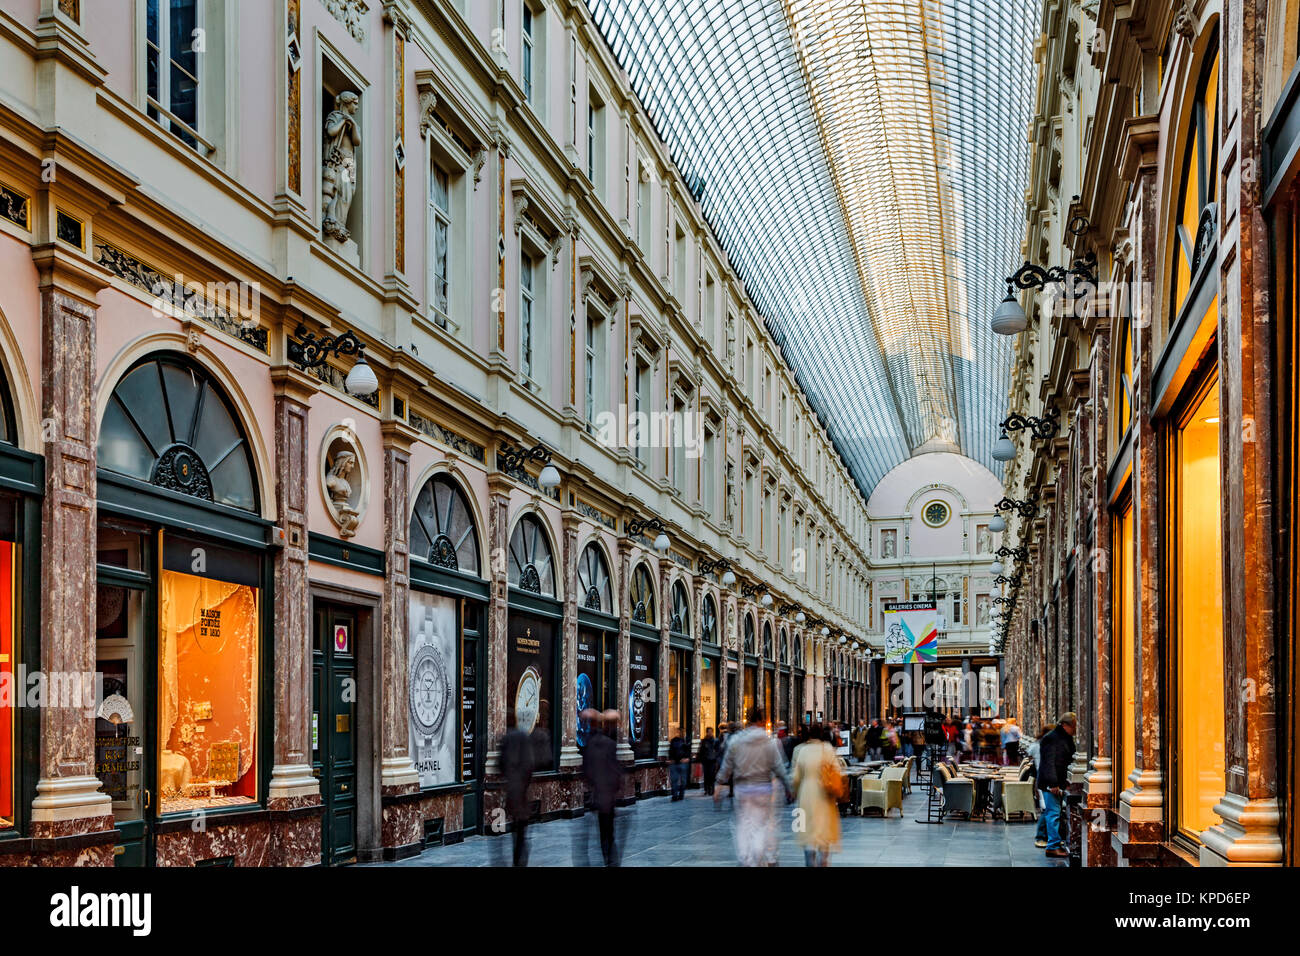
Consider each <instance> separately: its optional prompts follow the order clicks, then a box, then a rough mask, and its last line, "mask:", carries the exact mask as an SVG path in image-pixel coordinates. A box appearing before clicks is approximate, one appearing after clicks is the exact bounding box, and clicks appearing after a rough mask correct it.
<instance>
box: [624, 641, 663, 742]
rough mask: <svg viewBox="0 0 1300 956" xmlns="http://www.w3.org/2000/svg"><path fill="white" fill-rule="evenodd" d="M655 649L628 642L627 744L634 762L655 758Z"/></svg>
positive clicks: (656, 738)
mask: <svg viewBox="0 0 1300 956" xmlns="http://www.w3.org/2000/svg"><path fill="white" fill-rule="evenodd" d="M658 665H659V645H658V644H656V643H653V642H651V641H642V640H638V639H637V638H635V637H634V638H632V639H631V640H629V641H628V692H627V698H628V699H627V714H628V733H627V737H628V743H629V745H630V746H631V747H632V753H633V754H634V755H635V757H636V759H637V760H649V759H652V758H654V757H657V756H658V755H659V714H658V707H657V701H658V699H659V694H658V688H657V687H656V678H657V677H658V676H659V666H658Z"/></svg>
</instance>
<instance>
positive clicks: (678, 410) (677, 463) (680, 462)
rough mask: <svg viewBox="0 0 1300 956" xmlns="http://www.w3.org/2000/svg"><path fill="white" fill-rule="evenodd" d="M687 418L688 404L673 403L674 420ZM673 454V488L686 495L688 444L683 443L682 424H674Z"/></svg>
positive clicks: (675, 421) (680, 420)
mask: <svg viewBox="0 0 1300 956" xmlns="http://www.w3.org/2000/svg"><path fill="white" fill-rule="evenodd" d="M685 420H686V406H685V405H683V404H682V403H681V402H674V403H673V422H674V423H679V422H684V421H685ZM673 432H674V433H673V440H672V445H671V454H672V459H673V488H674V489H676V491H677V493H678V494H679V495H682V496H683V497H684V496H685V495H686V446H685V445H684V444H683V443H682V434H681V428H680V425H677V424H674V426H673Z"/></svg>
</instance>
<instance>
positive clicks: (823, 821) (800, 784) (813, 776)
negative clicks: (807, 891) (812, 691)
mask: <svg viewBox="0 0 1300 956" xmlns="http://www.w3.org/2000/svg"><path fill="white" fill-rule="evenodd" d="M829 737H830V734H829V733H827V731H826V728H825V727H822V726H820V725H818V726H816V727H814V728H812V730H811V731H810V732H809V739H808V740H807V741H806V742H805V743H801V744H800V745H799V746H798V747H795V748H794V762H793V764H792V770H793V776H794V790H795V794H796V797H795V799H796V800H798V802H799V817H798V819H797V823H796V827H795V838H796V839H797V840H798V841H799V843H800V844H801V845H802V846H803V854H804V861H805V863H807V865H808V866H830V861H831V853H832V852H833V851H834V850H837V849H839V845H840V809H839V801H840V797H841V796H843V794H844V776H843V774H842V773H841V772H840V760H839V757H837V756H836V754H835V748H833V747H832V746H831V745H830V743H829V741H828V738H829Z"/></svg>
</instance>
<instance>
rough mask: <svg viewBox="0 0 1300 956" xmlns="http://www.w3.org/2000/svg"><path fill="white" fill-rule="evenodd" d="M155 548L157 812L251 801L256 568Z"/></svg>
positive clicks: (253, 561) (176, 547) (185, 548)
mask: <svg viewBox="0 0 1300 956" xmlns="http://www.w3.org/2000/svg"><path fill="white" fill-rule="evenodd" d="M162 551H163V561H162V576H161V581H160V588H159V596H158V615H159V621H158V674H157V678H158V791H159V801H160V802H159V810H160V811H161V812H162V813H178V812H189V811H193V810H196V809H200V808H213V807H225V806H235V805H240V804H251V803H255V802H256V801H257V798H258V746H259V739H258V717H259V714H258V692H259V678H258V673H259V654H260V651H261V633H260V623H259V622H260V617H259V614H260V605H261V600H262V595H261V591H260V588H259V580H260V576H261V568H260V561H259V559H257V558H256V557H250V555H249V554H248V553H247V552H240V551H235V550H232V549H227V548H223V547H218V546H215V545H211V544H206V543H203V542H198V541H192V540H189V539H186V538H181V537H177V536H172V535H164V536H163V548H162Z"/></svg>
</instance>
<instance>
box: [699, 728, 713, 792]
mask: <svg viewBox="0 0 1300 956" xmlns="http://www.w3.org/2000/svg"><path fill="white" fill-rule="evenodd" d="M695 759H696V760H698V761H699V762H700V767H701V768H702V769H703V771H704V793H705V794H706V795H707V796H710V797H711V796H713V781H714V780H716V779H717V778H718V739H717V738H716V737H714V736H713V728H712V727H708V728H705V731H704V737H703V739H702V740H700V749H699V750H698V751H696V754H695Z"/></svg>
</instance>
